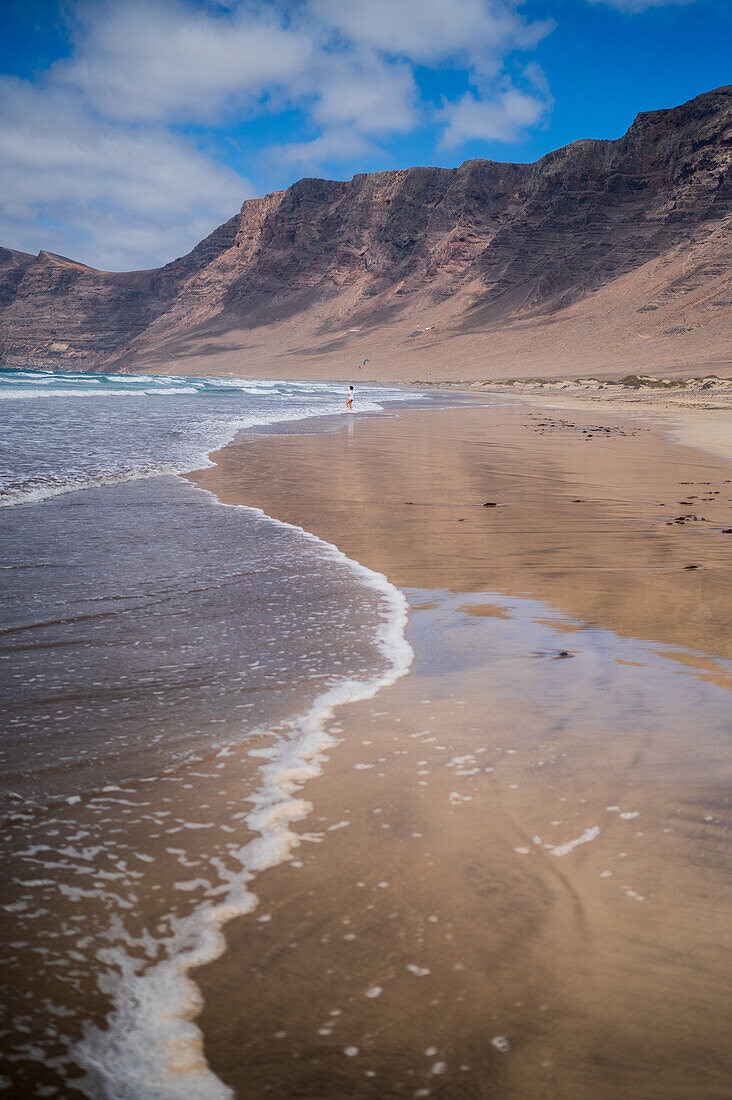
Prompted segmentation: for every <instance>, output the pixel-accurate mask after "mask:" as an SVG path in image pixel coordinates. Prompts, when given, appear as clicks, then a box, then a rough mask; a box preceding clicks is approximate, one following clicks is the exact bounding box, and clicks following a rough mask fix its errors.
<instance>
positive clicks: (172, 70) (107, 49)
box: [53, 0, 317, 122]
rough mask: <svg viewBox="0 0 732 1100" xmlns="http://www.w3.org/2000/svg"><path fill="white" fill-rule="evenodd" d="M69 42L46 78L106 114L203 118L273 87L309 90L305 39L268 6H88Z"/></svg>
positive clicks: (156, 0)
mask: <svg viewBox="0 0 732 1100" xmlns="http://www.w3.org/2000/svg"><path fill="white" fill-rule="evenodd" d="M79 12H80V25H79V35H78V44H77V49H76V52H75V54H74V56H73V57H72V58H71V60H69V61H63V62H59V63H57V65H56V66H55V71H54V73H53V75H54V79H55V80H56V81H58V82H64V83H66V84H68V85H69V86H71V87H74V88H76V89H78V90H79V91H81V92H83V94H84V96H85V97H86V98H87V99H88V101H89V102H90V103H91V104H93V105H94V107H95V108H96V109H97V110H99V111H100V112H101V113H103V114H104V115H105V116H107V117H109V118H119V119H128V120H136V121H184V122H191V121H195V120H204V121H210V120H211V119H213V118H216V117H217V116H218V115H219V114H220V113H221V111H223V110H225V109H226V108H229V109H241V108H244V109H246V108H251V107H252V105H253V101H256V100H257V98H258V97H260V96H262V95H265V94H271V93H272V92H273V91H276V90H277V89H278V88H280V87H281V88H284V89H286V90H287V91H288V92H291V91H292V90H293V89H297V88H298V86H299V85H302V86H303V88H309V87H310V85H311V83H312V72H313V67H314V65H315V64H316V60H317V59H316V57H315V54H316V46H315V43H314V42H313V40H312V37H311V36H309V35H308V34H303V33H301V32H300V31H299V30H296V29H295V28H292V27H288V26H285V25H283V21H282V19H278V18H276V16H275V14H274V12H273V11H272V10H271V9H269V10H267V9H259V10H256V11H254V10H250V9H248V8H246V7H243V6H242V7H239V8H238V9H235V10H234V11H232V12H226V11H222V12H219V13H218V14H217V13H216V12H215V11H211V10H203V9H195V8H192V7H191V6H190V5H188V4H184V3H182V2H180V0H124V2H122V3H116V4H113V3H110V2H107V3H104V4H102V5H100V4H98V3H97V4H92V3H88V4H86V5H84V6H83V7H82V8H80V9H79Z"/></svg>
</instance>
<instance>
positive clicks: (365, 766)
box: [196, 404, 732, 1100]
mask: <svg viewBox="0 0 732 1100" xmlns="http://www.w3.org/2000/svg"><path fill="white" fill-rule="evenodd" d="M215 457H216V461H217V463H218V465H217V467H216V468H214V469H211V470H207V471H204V472H202V473H200V474H197V475H196V481H197V482H198V483H200V484H202V485H204V486H205V487H206V488H209V489H212V490H214V491H215V492H216V493H217V495H218V496H219V497H220V498H221V499H222V500H223V501H225V502H229V503H233V502H241V503H246V504H251V505H256V506H258V507H261V508H263V509H264V510H265V511H266V512H267V513H268V514H270V515H273V516H276V517H278V518H280V519H283V520H287V521H289V522H293V523H297V524H300V525H302V526H304V527H305V528H306V529H307V530H309V531H312V532H314V533H315V534H317V535H320V536H321V537H323V538H325V539H327V540H328V541H331V542H335V543H336V544H337V545H338V546H339V547H340V548H341V549H342V550H343V551H344V552H345V553H346V554H348V555H349V556H350V557H352V558H355V559H356V560H358V561H360V562H362V563H363V564H365V565H368V566H370V567H371V568H373V569H376V570H378V571H380V572H383V573H385V574H386V575H387V576H388V577H389V579H390V580H391V581H392V582H393V583H394V584H396V585H398V586H399V587H400V588H402V589H403V590H404V591H406V593H407V596H408V598H409V602H410V628H409V637H410V641H411V643H412V645H413V647H414V650H415V662H414V666H413V669H412V671H411V672H410V674H409V675H408V676H407V677H405V678H404V679H403V680H401V681H400V682H399V683H398V684H396V685H395V686H393V687H391V688H389V689H387V690H385V691H382V692H381V693H380V694H379V695H378V696H377V697H376V698H375V699H374V700H372V701H371V702H369V703H361V704H356V705H353V706H346V707H343V708H341V710H340V711H338V712H337V714H336V718H335V721H334V723H333V733H334V734H335V735H336V736H337V737H338V738H339V740H340V743H339V745H338V746H337V748H336V749H335V750H334V751H333V752H332V753H331V758H330V760H329V761H328V762H327V764H326V767H325V771H324V774H323V775H322V776H321V777H320V778H318V779H316V780H313V781H311V782H310V783H309V784H308V786H307V788H306V790H305V796H306V797H307V798H308V800H309V801H310V802H311V804H312V807H313V809H312V811H311V813H310V816H309V817H308V818H307V819H306V820H305V821H303V822H302V823H301V824H300V825H299V826H298V829H299V831H300V832H301V833H302V834H303V842H302V844H301V846H300V847H299V848H298V849H296V854H295V859H294V861H293V862H291V863H287V864H283V865H281V866H279V867H277V868H275V869H273V870H271V871H268V872H266V873H265V874H263V875H261V876H260V877H259V879H258V880H257V882H256V886H255V889H256V892H257V894H258V897H259V905H258V907H257V909H256V911H255V912H254V914H252V915H251V916H249V917H245V918H241V919H239V920H236V921H234V922H232V924H231V925H229V927H228V928H227V930H226V937H227V941H228V948H227V950H226V952H225V954H224V955H223V956H222V957H221V958H220V959H219V960H217V961H216V962H215V963H213V964H211V965H209V966H207V967H205V968H203V969H201V970H200V971H198V972H197V979H198V981H199V982H200V985H201V989H202V991H203V995H204V1001H205V1005H204V1009H203V1012H202V1015H201V1018H200V1023H201V1025H202V1028H203V1031H204V1036H205V1053H206V1056H207V1058H208V1059H209V1062H210V1064H211V1065H212V1067H213V1069H214V1070H215V1072H216V1073H217V1074H218V1075H220V1077H221V1078H222V1079H223V1080H224V1081H225V1082H226V1083H227V1084H229V1085H230V1086H231V1087H232V1088H233V1089H234V1091H235V1093H236V1095H237V1096H239V1097H245V1098H247V1100H248V1098H255V1097H260V1096H276V1097H282V1098H285V1097H287V1098H289V1097H300V1096H302V1097H305V1096H308V1097H319V1098H336V1100H338V1098H341V1097H353V1096H358V1097H369V1098H376V1097H380V1098H383V1097H392V1096H393V1097H401V1096H405V1097H407V1096H415V1097H418V1096H439V1097H460V1098H462V1097H491V1098H504V1097H505V1098H509V1097H510V1098H512V1100H515V1098H524V1097H525V1098H532V1100H533V1098H534V1097H536V1098H539V1097H552V1098H557V1100H560V1098H561V1100H565V1098H577V1100H580V1098H582V1100H587V1098H592V1100H605V1098H607V1100H610V1098H612V1100H617V1098H618V1097H623V1098H633V1100H641V1098H651V1100H655V1098H658V1100H661V1098H664V1100H669V1098H672V1100H673V1098H677V1100H682V1098H683V1100H688V1098H690V1097H692V1096H693V1097H695V1098H696V1097H704V1098H705V1100H706V1098H713V1097H714V1098H717V1097H718V1098H720V1100H721V1098H722V1097H723V1096H726V1095H728V1088H729V1080H730V1071H731V1070H732V1065H731V1064H730V1061H731V1059H730V1051H729V1043H728V1033H729V1023H730V1020H729V1010H728V1005H727V1000H728V995H727V990H728V988H729V980H730V976H731V975H730V967H729V958H730V954H729V947H730V946H732V944H730V933H729V919H728V913H729V908H728V907H729V901H730V892H729V887H728V883H729V875H728V868H726V865H725V856H726V849H725V830H726V829H728V827H729V824H730V814H729V806H728V792H729V780H730V771H731V769H730V753H729V723H728V722H725V715H728V714H729V700H730V695H729V687H730V665H729V658H730V657H731V656H732V639H731V638H730V629H729V622H730V619H731V616H730V612H731V611H732V601H731V598H730V596H731V588H732V585H731V584H730V558H731V557H732V535H730V534H725V533H723V532H724V531H725V530H726V529H727V528H729V527H730V526H732V513H731V510H730V498H732V466H730V465H729V464H727V463H725V461H724V460H723V459H722V458H718V457H715V456H714V455H711V454H705V453H703V452H701V451H699V450H697V449H692V448H690V447H687V446H682V445H680V444H676V443H670V442H668V441H667V440H666V439H665V438H664V437H663V436H662V435H661V434H660V433H659V431H658V429H657V426H656V425H654V424H653V423H652V422H650V421H648V422H646V421H640V420H638V419H637V418H633V419H629V418H626V419H623V416H622V414H621V413H619V412H618V410H614V411H613V413H612V415H610V414H602V415H601V414H600V413H598V412H597V411H595V410H592V411H589V410H587V411H584V410H579V411H577V410H574V409H573V410H571V411H568V410H548V409H542V410H539V409H537V408H535V407H528V406H525V405H520V404H516V405H509V406H503V407H486V408H479V407H468V408H462V409H455V410H450V409H432V410H420V411H414V410H411V411H408V412H400V413H399V414H398V415H394V416H386V417H365V418H356V419H354V420H352V421H351V422H350V423H349V424H348V425H347V426H345V427H343V428H341V429H339V430H337V431H332V432H329V433H323V434H317V433H316V434H310V435H281V436H278V437H276V438H258V439H257V438H254V439H249V440H247V441H245V442H243V443H239V444H237V445H234V446H231V447H229V448H226V449H225V450H224V451H222V452H220V453H219V454H218V455H217V456H215ZM487 504H488V505H490V506H489V507H486V505H487ZM681 517H685V518H683V519H681ZM692 517H693V518H692ZM690 566H694V568H689V567H690Z"/></svg>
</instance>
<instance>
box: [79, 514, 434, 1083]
mask: <svg viewBox="0 0 732 1100" xmlns="http://www.w3.org/2000/svg"><path fill="white" fill-rule="evenodd" d="M211 495H212V496H213V494H211ZM215 499H216V498H215ZM222 507H227V508H244V510H245V511H247V512H249V513H252V514H254V515H258V516H260V517H263V516H264V513H263V512H262V511H261V510H260V509H256V508H249V507H247V506H244V505H222ZM269 522H273V523H275V524H277V525H279V526H283V527H288V528H290V529H293V530H295V531H298V532H299V533H300V534H301V535H302V536H304V537H305V538H307V539H309V540H313V541H315V542H317V543H319V544H320V546H321V547H322V549H323V552H324V554H325V555H326V556H328V557H330V558H331V559H333V560H334V561H338V562H345V563H347V564H348V566H349V567H350V568H351V570H352V571H353V573H354V574H355V575H356V576H358V577H359V579H360V580H361V581H363V583H365V584H366V585H369V586H370V587H372V588H374V589H376V590H377V591H378V592H379V593H380V594H382V595H383V597H384V612H383V615H382V621H381V624H380V627H379V630H378V635H377V638H376V644H377V647H378V649H379V650H380V651H381V653H382V654H383V656H384V658H385V659H386V661H387V665H388V667H387V669H386V671H383V672H380V673H378V674H377V675H374V676H372V677H370V678H369V679H365V680H354V679H346V680H343V681H342V682H341V683H339V684H337V685H335V686H333V687H331V688H329V689H328V690H327V691H326V692H324V693H323V694H322V695H320V696H319V697H318V698H317V699H316V700H315V702H314V703H313V704H312V706H311V707H310V709H309V710H308V711H307V712H306V713H305V714H303V715H302V716H301V717H300V718H298V719H295V720H293V721H292V722H291V723H290V724H289V733H288V734H287V735H286V736H282V737H280V739H279V740H278V742H277V743H276V744H275V745H274V747H272V748H270V749H267V750H260V751H259V753H258V755H260V756H262V757H263V758H264V759H265V760H266V761H267V762H266V763H265V764H263V766H262V768H261V772H260V785H259V788H258V790H257V791H256V792H255V794H254V795H253V796H252V797H251V798H250V799H249V801H250V802H252V803H253V809H252V810H250V811H249V812H248V813H247V815H246V824H247V825H248V826H249V828H250V829H251V830H252V831H253V832H254V833H255V834H257V835H256V838H255V839H253V840H251V841H250V842H249V843H248V844H246V845H245V846H244V847H243V848H242V849H241V850H240V851H239V853H238V859H239V862H240V864H241V870H240V871H239V872H237V873H235V874H233V875H232V876H231V877H230V880H229V889H228V892H227V894H226V896H225V897H224V899H223V900H221V901H218V902H215V903H214V902H207V903H205V904H204V905H202V906H200V907H199V908H198V909H197V910H196V911H194V912H193V913H192V914H191V915H190V916H188V917H185V918H183V919H181V920H179V921H178V922H177V924H176V926H175V927H174V930H173V933H172V936H171V937H170V939H169V941H168V945H167V955H166V957H165V958H164V959H163V960H162V961H160V962H158V963H155V964H154V965H152V966H151V967H149V968H148V969H147V970H144V971H142V972H141V971H140V968H139V963H138V961H137V960H136V959H134V958H133V957H132V956H130V955H128V954H127V953H126V952H125V951H124V949H123V948H122V947H117V948H115V949H114V950H113V951H107V952H106V956H105V957H106V958H107V960H108V961H109V962H110V963H111V964H112V967H113V969H112V970H110V972H109V973H108V974H106V975H105V979H104V980H105V984H106V983H107V982H110V983H112V985H113V988H112V990H111V996H112V1003H113V1006H114V1007H113V1010H112V1012H111V1014H110V1016H109V1017H108V1019H107V1021H106V1023H105V1026H104V1027H103V1028H98V1027H92V1028H89V1029H88V1030H87V1032H86V1034H85V1036H84V1038H83V1039H82V1040H81V1042H79V1043H78V1044H77V1045H76V1047H75V1048H74V1050H73V1056H74V1059H75V1061H76V1062H77V1063H78V1065H80V1066H81V1068H82V1069H83V1070H84V1071H85V1073H86V1077H85V1078H84V1079H83V1080H82V1081H81V1082H78V1084H79V1085H80V1087H81V1088H82V1089H83V1090H84V1092H85V1093H86V1095H88V1096H90V1097H95V1098H98V1097H100V1096H102V1097H105V1098H107V1100H123V1098H127V1097H130V1096H134V1097H136V1098H138V1100H230V1098H231V1097H232V1096H233V1094H232V1092H231V1090H230V1089H229V1088H228V1087H227V1086H226V1085H225V1084H224V1083H223V1082H222V1081H221V1080H220V1079H219V1078H218V1077H216V1076H215V1074H214V1073H213V1072H212V1070H211V1069H210V1068H209V1066H208V1063H207V1062H206V1060H205V1057H204V1055H203V1051H202V1036H201V1032H200V1030H199V1028H198V1027H197V1025H196V1023H195V1018H196V1016H197V1015H198V1013H199V1012H200V1009H201V1006H202V1001H201V995H200V992H199V990H198V987H197V986H196V984H195V982H194V981H193V978H192V971H194V970H195V969H196V968H197V967H199V966H202V965H204V964H205V963H207V962H211V961H212V960H213V959H216V958H218V957H219V956H220V955H222V954H223V952H224V950H225V947H226V944H225V940H224V937H223V928H224V926H225V925H226V924H227V923H228V922H229V921H230V920H232V919H233V918H234V917H237V916H243V915H245V914H247V913H251V912H252V911H253V910H254V909H255V908H256V906H257V904H258V899H257V897H256V895H255V894H254V893H253V892H252V890H251V888H250V887H251V883H252V881H253V880H254V879H255V878H256V876H257V875H258V874H259V873H260V872H261V871H264V870H267V869H268V868H271V867H274V866H277V865H278V864H281V863H284V862H286V861H287V860H289V859H290V858H291V853H292V851H293V848H294V847H295V846H296V845H297V844H298V843H299V837H298V835H297V834H296V833H295V832H294V831H293V829H292V825H293V824H294V823H295V822H297V821H301V820H302V819H303V818H304V817H306V816H307V815H308V813H309V812H310V809H311V807H310V805H309V803H307V802H306V801H304V800H303V799H302V798H300V797H299V792H300V791H301V789H302V787H303V785H304V784H305V783H306V782H307V781H308V780H309V779H312V778H314V777H315V776H317V775H320V774H321V772H322V765H323V761H324V753H325V751H326V750H327V749H329V748H332V747H333V745H334V744H335V741H334V738H333V737H332V736H331V735H330V734H328V733H327V732H326V725H327V723H328V722H329V720H330V719H331V718H332V716H333V712H334V710H335V709H336V708H337V707H339V706H343V705H344V704H346V703H354V702H359V701H363V700H366V699H370V698H373V696H375V695H376V694H377V693H378V692H379V691H381V689H382V688H384V687H387V686H389V685H391V684H394V683H396V681H397V680H399V679H400V678H401V677H402V676H404V675H405V674H406V673H407V672H408V670H409V667H410V665H411V663H412V660H413V657H414V654H413V651H412V648H411V646H410V645H409V642H408V641H407V639H406V636H405V628H406V623H407V615H408V605H407V600H406V598H405V596H404V595H403V594H402V592H400V591H399V589H398V588H396V587H395V586H394V585H392V584H391V582H390V581H389V580H388V579H387V578H386V577H385V576H384V575H383V574H381V573H377V572H375V571H374V570H371V569H368V568H367V567H366V566H363V565H361V564H360V563H358V562H355V561H353V560H352V559H350V558H347V557H346V555H345V554H343V552H342V551H341V550H339V549H338V547H336V546H334V545H333V544H332V543H327V542H324V541H323V540H321V539H319V538H317V536H315V535H312V534H310V533H309V532H307V531H304V530H303V529H302V528H300V527H297V526H295V525H293V524H287V523H282V522H281V521H279V520H269ZM264 732H267V731H264V730H259V731H254V735H256V734H257V733H264Z"/></svg>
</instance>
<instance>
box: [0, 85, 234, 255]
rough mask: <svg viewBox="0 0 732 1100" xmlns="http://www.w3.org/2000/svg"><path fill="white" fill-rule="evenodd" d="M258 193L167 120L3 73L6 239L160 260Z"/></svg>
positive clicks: (0, 181) (0, 172) (1, 191)
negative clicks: (118, 111)
mask: <svg viewBox="0 0 732 1100" xmlns="http://www.w3.org/2000/svg"><path fill="white" fill-rule="evenodd" d="M251 194H253V189H252V187H251V185H250V184H248V183H247V181H245V180H243V179H242V178H241V177H240V176H238V175H237V173H235V172H233V171H232V170H231V169H228V168H225V167H224V166H223V165H221V164H218V163H217V162H216V161H214V160H212V159H211V158H210V157H207V156H205V155H204V154H202V153H201V152H199V151H198V150H197V149H196V147H195V146H194V145H193V144H192V142H190V141H187V140H186V139H184V138H182V137H180V136H178V135H176V134H174V133H172V132H171V131H169V130H167V129H163V128H160V127H154V128H143V129H138V128H127V127H121V126H118V125H115V124H113V123H109V122H105V121H102V120H100V119H98V118H96V117H94V116H93V115H91V114H90V113H89V112H88V111H87V110H85V107H84V104H83V102H81V101H80V100H79V99H78V97H77V96H75V95H71V94H69V93H68V92H66V91H65V90H63V89H61V90H59V89H56V88H48V87H39V86H37V85H32V84H30V83H28V82H26V81H22V80H18V79H16V78H9V77H5V78H0V196H2V205H3V208H4V218H3V222H4V225H5V226H7V227H8V228H7V229H6V232H5V233H4V235H3V238H2V240H3V243H8V244H11V245H12V244H13V243H15V242H17V243H16V244H15V246H16V247H18V248H22V249H26V250H27V248H28V247H35V246H37V247H38V248H41V247H42V248H48V249H51V250H53V251H62V252H70V253H71V254H72V258H74V259H81V260H84V261H85V262H87V263H91V264H92V265H94V266H99V267H107V266H118V265H120V264H121V265H122V266H124V267H130V266H131V267H138V266H139V267H147V266H153V265H155V264H158V263H160V262H161V259H168V258H170V257H171V255H172V254H173V253H172V252H171V250H174V249H175V247H176V243H174V242H177V243H178V244H179V245H180V246H182V247H183V248H185V249H187V248H190V247H192V246H193V245H194V244H195V243H196V241H197V240H199V239H200V235H201V233H202V232H204V233H205V232H208V231H210V230H211V229H213V228H214V227H215V226H216V225H217V224H219V223H220V222H221V221H222V220H223V219H224V218H228V217H230V216H231V214H232V213H234V211H235V210H236V209H237V208H238V206H240V205H241V203H242V201H243V200H244V199H245V198H247V197H248V196H250V195H251ZM8 222H10V224H11V225H14V226H15V232H11V231H10V226H9V225H8ZM39 226H40V227H42V229H40V230H39ZM49 237H53V238H54V241H53V243H50V242H49ZM29 241H30V242H32V244H29V243H28V242H29ZM166 241H167V242H169V243H167V244H166V245H165V247H164V248H163V250H162V251H161V244H164V243H165V242H166ZM80 248H81V249H82V251H81V253H80V252H79V249H80Z"/></svg>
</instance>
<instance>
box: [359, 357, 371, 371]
mask: <svg viewBox="0 0 732 1100" xmlns="http://www.w3.org/2000/svg"><path fill="white" fill-rule="evenodd" d="M370 362H371V360H370V359H364V361H363V366H364V367H365V366H366V364H367V363H370ZM358 369H359V370H363V367H359V368H358Z"/></svg>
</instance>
